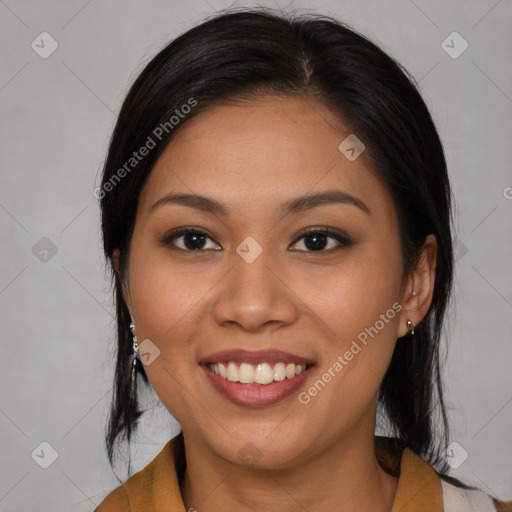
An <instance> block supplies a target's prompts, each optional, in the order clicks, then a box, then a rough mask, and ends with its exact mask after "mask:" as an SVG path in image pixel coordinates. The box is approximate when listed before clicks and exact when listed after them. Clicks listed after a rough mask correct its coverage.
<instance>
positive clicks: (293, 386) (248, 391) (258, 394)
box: [201, 365, 312, 407]
mask: <svg viewBox="0 0 512 512" xmlns="http://www.w3.org/2000/svg"><path fill="white" fill-rule="evenodd" d="M201 368H202V369H203V370H204V372H205V373H206V376H207V377H208V378H209V379H210V382H211V383H212V384H213V385H214V387H215V388H216V389H217V391H219V392H220V393H221V394H222V395H223V396H224V397H225V398H227V399H228V400H230V401H231V402H233V403H234V404H236V405H242V406H245V407H264V406H265V405H272V404H276V403H278V402H280V401H281V400H284V399H285V398H287V397H289V396H290V395H291V394H293V393H294V392H295V391H297V389H298V388H299V387H300V385H301V384H302V382H303V381H304V379H306V378H307V377H308V375H309V371H310V370H311V368H312V367H309V368H308V369H306V370H304V371H303V372H302V373H299V375H295V377H292V378H291V379H284V380H282V381H280V382H272V383H271V384H265V385H262V384H241V383H240V382H231V381H229V380H227V379H223V378H222V377H219V376H218V375H216V374H215V373H213V372H212V371H211V370H210V368H209V367H208V366H206V365H201Z"/></svg>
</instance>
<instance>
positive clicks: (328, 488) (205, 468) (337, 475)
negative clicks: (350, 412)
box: [181, 429, 398, 512]
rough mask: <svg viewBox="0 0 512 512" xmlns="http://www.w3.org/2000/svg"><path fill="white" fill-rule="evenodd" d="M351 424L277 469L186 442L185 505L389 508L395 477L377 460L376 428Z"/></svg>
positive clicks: (284, 511) (205, 509)
mask: <svg viewBox="0 0 512 512" xmlns="http://www.w3.org/2000/svg"><path fill="white" fill-rule="evenodd" d="M355 430H358V431H356V432H354V434H353V435H351V436H347V438H344V439H343V440H341V441H339V442H337V443H336V444H335V445H334V446H333V445H332V444H331V445H329V447H328V449H326V450H324V451H321V452H319V453H317V454H315V455H314V456H312V457H311V458H310V459H308V460H304V461H303V462H302V463H301V464H297V465H295V466H293V467H290V468H287V469H279V470H269V469H257V468H247V467H240V466H238V465H235V464H232V463H230V462H228V461H226V460H225V459H222V458H221V457H219V456H218V455H216V454H214V453H205V450H204V449H202V448H200V447H199V446H197V445H196V444H194V443H190V442H187V444H186V447H187V469H186V471H185V474H184V477H183V481H182V489H181V492H182V497H183V501H184V503H185V505H186V509H187V510H191V509H192V510H193V509H196V510H198V511H200V512H213V511H215V512H218V510H224V511H226V512H231V511H233V512H234V511H239V510H247V511H250V510H254V511H260V510H276V509H277V510H279V511H280V512H292V511H294V512H296V511H297V510H299V509H302V510H307V511H308V512H321V511H328V510H329V511H330V510H343V511H344V512H352V511H353V512H355V511H360V510H372V511H373V512H389V511H391V509H392V505H393V500H394V497H395V494H396V489H397V485H398V478H397V477H394V476H391V475H389V474H388V473H386V472H385V471H384V470H383V469H382V467H381V465H380V464H379V462H378V461H377V458H376V456H375V449H374V433H373V432H374V430H370V429H366V431H363V432H361V430H360V429H355ZM348 437H350V439H348Z"/></svg>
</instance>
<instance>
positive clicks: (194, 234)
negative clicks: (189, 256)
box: [161, 228, 220, 252]
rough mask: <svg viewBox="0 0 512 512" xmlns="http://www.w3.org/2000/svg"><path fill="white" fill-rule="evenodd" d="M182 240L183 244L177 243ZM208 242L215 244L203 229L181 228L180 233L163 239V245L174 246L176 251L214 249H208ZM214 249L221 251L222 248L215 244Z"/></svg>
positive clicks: (176, 232) (175, 232) (177, 232)
mask: <svg viewBox="0 0 512 512" xmlns="http://www.w3.org/2000/svg"><path fill="white" fill-rule="evenodd" d="M180 239H181V243H176V242H177V241H178V240H180ZM208 240H210V241H212V242H214V240H213V239H212V238H211V237H210V236H209V235H208V234H207V233H206V232H205V231H203V230H201V229H198V228H181V229H179V230H178V231H174V232H173V233H170V234H168V235H166V236H165V237H164V238H163V239H162V241H161V243H162V244H163V245H165V246H169V245H172V246H174V248H176V249H180V250H182V251H189V252H191V251H202V250H206V249H212V247H207V241H208ZM217 247H218V248H217ZM213 249H214V250H220V246H219V245H218V244H217V243H216V242H214V243H213Z"/></svg>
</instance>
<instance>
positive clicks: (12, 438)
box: [0, 0, 512, 512]
mask: <svg viewBox="0 0 512 512" xmlns="http://www.w3.org/2000/svg"><path fill="white" fill-rule="evenodd" d="M263 4H264V5H267V6H272V7H276V6H277V7H279V6H280V7H283V8H287V9H290V8H301V9H304V8H309V9H312V10H313V11H316V12H320V13H323V14H329V15H332V16H335V17H337V18H338V19H340V20H343V21H346V22H348V23H349V24H351V25H352V26H353V27H354V28H356V29H358V30H360V31H362V32H363V33H365V34H366V35H368V36H369V37H370V38H371V39H372V40H374V41H375V42H377V43H379V44H380V45H382V46H383V48H384V49H385V50H387V51H388V52H390V53H391V54H392V55H393V56H395V57H396V58H397V59H398V60H399V61H400V62H401V63H402V64H404V65H405V67H406V68H407V69H409V70H410V71H411V73H412V74H413V75H414V76H415V78H416V79H417V80H418V81H419V85H420V90H421V92H422V94H423V96H424V98H425V100H426V101H427V104H428V105H429V107H430V108H431V111H432V113H433V116H434V119H435V121H436V124H437V126H438V129H439V132H440V135H441V138H442V139H443V141H444V145H445V149H446V157H447V160H448V165H449V170H450V176H451V180H452V185H453V190H454V193H455V196H456V199H457V204H456V222H457V226H458V233H457V238H458V245H457V254H458V262H457V275H456V289H455V303H454V305H453V307H452V309H451V312H450V321H449V322H448V325H447V327H448V329H447V333H448V334H447V336H446V339H449V344H450V352H449V357H448V362H447V370H446V381H447V392H448V403H449V406H450V411H451V412H450V418H451V423H452V427H453V440H454V441H456V442H457V443H459V444H460V447H457V448H456V451H455V459H457V458H458V459H457V460H460V457H461V454H463V453H464V452H462V451H461V450H462V449H464V450H466V451H467V452H468V455H469V456H468V458H467V460H465V461H464V462H463V463H462V464H461V465H460V467H459V468H458V469H456V470H454V471H453V473H452V474H453V475H454V476H456V477H459V478H462V479H463V480H466V481H467V482H469V483H472V484H475V485H476V486H478V487H480V488H482V489H484V490H486V491H487V492H491V493H494V494H495V495H498V496H500V497H502V498H507V499H512V465H511V462H510V461H511V460H512V428H511V426H512V403H511V402H512V386H511V384H512V372H511V371H510V363H511V360H512V359H511V355H512V348H511V343H510V341H511V335H510V332H511V328H512V320H511V318H512V272H511V271H510V270H511V263H510V262H512V229H511V222H510V219H511V213H512V199H510V198H511V197H512V189H511V188H507V187H512V173H511V165H510V164H511V161H512V155H511V152H512V151H511V141H510V134H511V133H512V130H511V128H512V99H511V98H512V70H511V66H510V55H512V51H511V50H512V48H511V47H512V44H511V43H512V30H511V21H512V2H511V1H505V0H502V1H496V0H481V1H449V2H446V1H426V0H414V1H412V0H398V1H393V2H392V1H390V0H389V1H386V2H383V1H381V0H372V1H366V2H357V1H355V0H346V1H343V2H336V1H334V0H330V1H314V2H307V3H306V2H299V1H297V2H293V3H291V4H286V3H282V4H278V3H274V2H263ZM229 5H230V4H229V3H228V2H223V1H215V0H208V1H205V0H192V1H189V2H187V3H186V5H183V4H180V3H178V2H169V1H167V2H165V1H151V2H135V1H121V0H117V1H105V2H100V1H99V0H89V1H84V0H76V1H75V0H73V1H67V2H56V1H46V2H36V1H32V2H29V1H15V0H5V1H3V0H0V14H1V18H0V20H1V21H0V34H1V36H0V37H1V41H2V46H1V49H2V50H1V51H2V61H1V62H2V66H1V76H0V100H1V107H0V108H1V125H0V130H1V133H0V140H1V143H2V160H1V161H2V173H1V180H2V182H1V189H0V190H1V192H0V221H1V244H2V245H1V246H2V252H3V254H2V259H1V275H0V302H1V313H2V328H1V346H0V364H1V373H0V375H1V377H0V378H1V395H0V399H1V400H0V429H1V439H2V445H1V446H2V451H1V464H0V510H1V511H4V512H5V511H29V510H30V511H50V510H51V511H52V512H57V511H64V510H65V511H77V512H78V511H91V510H93V508H94V507H95V506H96V505H97V504H98V503H99V502H100V501H101V499H102V498H103V497H104V496H105V495H106V493H107V492H108V491H110V490H111V489H112V488H113V487H115V486H116V485H117V481H116V480H115V479H114V477H113V474H112V472H111V470H110V469H109V467H108V464H107V461H106V456H105V454H104V450H103V444H102V443H103V428H104V422H105V418H106V414H107V407H108V404H109V398H110V389H111V377H112V361H113V358H112V349H113V327H114V323H113V318H112V308H111V304H110V289H109V285H108V283H107V281H106V279H105V276H104V263H103V260H102V255H101V244H100V235H99V211H98V207H97V201H96V199H95V198H94V197H93V194H92V192H93V189H94V187H95V186H96V185H97V183H98V178H99V172H100V168H101V165H102V162H103V159H104V156H105V152H106V149H107V143H108V140H109V137H110V134H111V131H112V128H113V124H114V121H115V116H116V113H117V112H118V109H119V107H120V104H121V101H122V99H123V97H124V94H125V93H126V91H127V89H128V86H129V84H131V82H132V81H133V79H134V78H135V77H136V75H137V73H138V72H139V71H140V70H141V69H142V66H143V63H144V62H147V60H148V59H149V58H150V57H151V56H152V55H154V54H155V53H156V52H157V51H158V49H159V48H161V47H162V46H163V45H164V44H165V43H166V42H167V41H168V40H169V39H171V38H172V37H174V36H176V35H178V34H179V33H181V32H182V31H184V30H186V29H188V28H190V27H191V26H192V24H194V23H196V22H199V21H200V20H202V19H203V18H204V17H205V16H206V15H208V14H210V13H212V12H214V11H215V10H218V9H223V8H226V7H228V6H229ZM236 5H253V4H248V3H245V4H239V3H236ZM44 31H47V32H49V33H50V34H51V36H52V37H53V38H54V39H55V40H56V41H57V42H58V49H57V50H56V51H55V52H54V53H53V54H52V55H51V56H49V57H48V58H46V59H43V58H41V57H40V56H39V54H38V53H36V51H34V50H33V49H32V47H31V43H32V41H34V40H35V41H36V43H37V42H38V41H39V45H40V46H42V44H41V43H40V38H38V36H39V34H41V32H44ZM453 31H457V32H458V33H460V34H461V36H462V37H463V38H464V39H465V40H466V41H467V42H468V43H469V48H468V49H467V50H466V51H465V52H464V53H463V54H462V55H460V56H459V57H458V58H452V57H451V56H450V55H448V54H447V53H446V52H445V50H444V49H443V48H442V46H441V43H442V41H443V40H445V39H446V38H447V36H448V35H449V34H451V33H452V32H453ZM45 37H46V36H45ZM449 41H450V40H449ZM448 44H450V45H451V46H454V47H455V50H457V49H458V48H460V41H455V42H454V43H451V42H450V43H448ZM49 47H50V46H49V40H47V39H46V43H45V48H46V50H47V49H48V48H49ZM43 237H47V238H48V239H49V240H51V242H52V243H53V244H54V246H55V248H56V249H57V252H56V253H55V254H52V250H51V249H52V246H50V244H49V242H48V240H43V241H40V240H41V239H42V238H43ZM36 244H39V245H36ZM34 246H35V247H36V248H35V249H33V247H34ZM45 250H48V251H49V252H48V253H45V252H44V251H45ZM45 260H46V261H45ZM149 400H150V402H149V403H150V405H151V406H152V409H151V412H150V413H148V415H147V416H146V417H145V420H144V422H143V428H142V433H141V435H140V436H139V437H138V442H137V444H136V446H135V449H134V456H135V469H140V468H142V467H143V466H144V465H145V464H146V463H147V462H148V461H149V460H151V459H152V458H153V457H154V455H155V454H156V453H157V452H158V451H159V450H160V449H161V447H162V446H163V443H164V442H165V441H166V440H167V439H168V438H169V437H170V436H171V433H170V431H171V430H173V429H175V428H176V425H175V424H174V423H173V421H172V419H170V418H169V415H168V414H166V412H165V410H163V407H161V406H160V407H159V406H158V402H157V399H155V398H153V399H151V395H149ZM43 441H46V442H47V443H49V444H50V445H51V446H52V447H53V449H55V450H56V452H57V453H58V457H57V459H56V460H55V461H54V462H53V464H51V465H50V466H49V467H48V469H42V468H41V467H40V466H39V465H38V464H37V463H36V462H35V461H34V460H33V458H32V457H31V453H32V452H34V450H36V452H35V453H36V455H34V459H36V460H38V462H40V463H41V462H42V463H44V462H45V461H46V462H50V461H51V460H50V458H49V457H51V451H50V449H49V448H48V447H46V448H45V446H43V447H42V448H41V447H40V443H41V442H43ZM41 450H42V451H41ZM37 454H39V457H37ZM120 474H121V476H122V472H121V473H120Z"/></svg>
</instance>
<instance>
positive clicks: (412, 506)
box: [95, 436, 512, 512]
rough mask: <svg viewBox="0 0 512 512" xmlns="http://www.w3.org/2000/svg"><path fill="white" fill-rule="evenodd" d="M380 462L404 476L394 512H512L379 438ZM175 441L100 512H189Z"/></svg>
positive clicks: (107, 500) (116, 491)
mask: <svg viewBox="0 0 512 512" xmlns="http://www.w3.org/2000/svg"><path fill="white" fill-rule="evenodd" d="M375 441H376V444H375V447H376V451H375V453H376V456H377V459H378V460H379V462H380V463H381V464H382V465H384V467H386V468H387V469H388V470H389V472H390V473H393V474H396V475H397V476H399V480H398V488H397V492H396V496H395V500H394V502H393V507H392V509H391V512H496V511H498V512H512V502H501V501H498V500H496V499H494V498H493V497H491V496H489V495H488V494H486V493H485V492H483V491H481V490H478V489H465V488H462V487H459V486H458V483H457V481H454V483H450V482H448V481H447V480H445V479H444V478H442V477H440V476H439V475H438V473H436V471H435V470H434V469H433V468H432V466H430V465H429V464H427V462H425V461H424V460H423V459H422V458H421V457H419V456H418V455H416V454H415V453H414V452H413V451H411V450H410V449H409V448H405V449H404V450H403V451H402V452H401V453H400V452H396V451H393V449H392V448H391V445H390V444H389V443H387V442H386V438H383V437H379V436H377V437H376V438H375ZM177 444H178V443H177V438H174V439H171V440H170V441H169V442H168V443H167V444H166V445H165V447H164V448H163V449H162V450H161V451H160V453H159V454H158V455H157V456H156V457H155V458H154V459H153V460H152V461H151V462H150V463H149V464H148V465H147V466H146V467H145V468H144V469H142V470H141V471H139V472H138V473H135V474H134V475H133V476H131V477H130V478H129V479H128V480H127V481H126V482H125V483H124V484H123V485H121V486H119V487H117V488H116V489H114V490H113V491H112V492H111V493H110V494H109V495H108V496H107V497H106V498H105V499H104V500H103V501H102V502H101V503H100V505H99V506H98V508H97V509H96V510H95V512H187V511H186V509H185V505H184V503H183V500H182V498H181V492H180V487H179V481H178V470H177V466H178V465H179V463H178V459H179V456H178V455H177V454H178V453H179V448H177ZM452 481H453V480H452Z"/></svg>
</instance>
